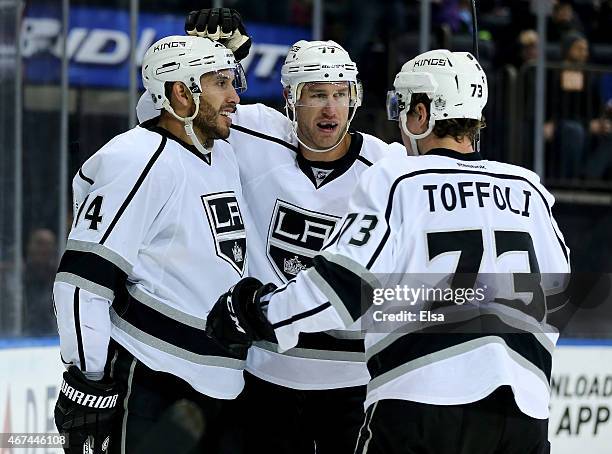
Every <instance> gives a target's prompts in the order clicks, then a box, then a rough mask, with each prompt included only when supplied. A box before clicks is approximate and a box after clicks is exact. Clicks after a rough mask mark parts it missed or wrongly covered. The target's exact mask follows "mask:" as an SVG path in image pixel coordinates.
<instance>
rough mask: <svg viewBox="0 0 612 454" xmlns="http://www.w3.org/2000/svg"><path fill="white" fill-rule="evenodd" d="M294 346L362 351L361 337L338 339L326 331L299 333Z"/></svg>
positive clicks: (363, 347) (334, 350)
mask: <svg viewBox="0 0 612 454" xmlns="http://www.w3.org/2000/svg"><path fill="white" fill-rule="evenodd" d="M296 348H303V349H312V350H327V351H332V352H353V353H364V352H365V345H364V342H363V339H338V338H337V337H334V336H332V335H330V334H327V333H324V332H323V333H300V334H299V338H298V343H297V345H296Z"/></svg>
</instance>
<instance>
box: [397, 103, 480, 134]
mask: <svg viewBox="0 0 612 454" xmlns="http://www.w3.org/2000/svg"><path fill="white" fill-rule="evenodd" d="M417 104H424V105H425V108H426V109H427V120H429V112H430V110H429V109H430V106H431V99H429V97H428V96H427V95H426V94H425V93H414V94H413V95H412V98H411V99H410V110H409V112H415V109H416V106H417ZM485 126H486V123H485V120H484V115H483V116H482V118H481V119H480V120H474V119H473V118H450V119H448V120H438V121H436V124H435V125H434V128H433V133H434V134H435V135H436V136H437V137H439V138H440V139H442V138H443V137H447V136H450V137H452V138H454V139H455V140H456V141H457V142H461V141H462V140H463V138H464V137H468V138H469V139H470V142H472V143H474V141H475V140H476V136H477V135H478V131H480V130H481V129H483V128H484V127H485Z"/></svg>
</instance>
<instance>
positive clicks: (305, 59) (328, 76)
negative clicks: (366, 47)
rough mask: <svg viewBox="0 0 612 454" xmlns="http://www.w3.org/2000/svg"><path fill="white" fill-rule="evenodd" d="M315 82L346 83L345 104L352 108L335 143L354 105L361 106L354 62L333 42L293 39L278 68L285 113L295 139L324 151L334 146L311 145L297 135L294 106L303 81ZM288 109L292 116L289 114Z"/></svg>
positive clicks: (360, 94) (297, 100)
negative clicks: (283, 92)
mask: <svg viewBox="0 0 612 454" xmlns="http://www.w3.org/2000/svg"><path fill="white" fill-rule="evenodd" d="M310 82H315V83H346V82H348V85H349V100H348V107H349V108H352V109H353V111H352V113H351V114H350V116H349V119H348V122H347V125H346V130H345V131H344V134H342V137H341V138H340V140H338V143H340V142H341V141H342V139H343V138H344V136H345V135H346V133H347V132H348V129H349V126H350V123H351V121H352V120H353V117H354V116H355V112H356V110H357V108H358V107H359V106H360V105H361V101H362V89H361V83H360V82H359V80H358V79H357V65H356V64H355V62H353V61H352V60H351V57H350V56H349V54H348V52H347V51H346V50H344V48H343V47H342V46H340V45H339V44H338V43H336V42H334V41H305V40H300V41H298V42H296V43H295V44H294V45H293V46H291V49H290V50H289V53H288V54H287V57H286V58H285V63H284V64H283V67H282V69H281V83H282V84H283V87H284V88H285V90H286V104H285V113H286V115H287V117H288V118H289V119H290V120H291V123H292V127H293V133H294V134H295V136H296V138H297V140H298V141H299V142H300V143H301V144H302V145H303V146H305V147H306V148H308V149H309V150H312V151H316V152H325V151H329V150H331V149H332V148H334V147H335V146H336V145H338V143H336V144H335V145H334V146H333V147H330V148H327V149H324V150H321V149H316V148H311V147H309V146H308V145H306V144H304V143H303V142H302V141H301V140H300V138H299V137H298V134H297V115H296V111H295V107H296V106H299V105H302V104H300V97H301V92H302V88H303V87H304V84H306V83H310ZM289 110H291V113H292V115H291V116H290V115H289Z"/></svg>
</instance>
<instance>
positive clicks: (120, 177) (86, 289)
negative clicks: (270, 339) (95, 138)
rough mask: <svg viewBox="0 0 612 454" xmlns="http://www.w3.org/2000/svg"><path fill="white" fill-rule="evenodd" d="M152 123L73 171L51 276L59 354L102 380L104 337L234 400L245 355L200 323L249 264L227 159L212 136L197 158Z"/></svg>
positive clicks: (231, 161)
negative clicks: (59, 253) (70, 216)
mask: <svg viewBox="0 0 612 454" xmlns="http://www.w3.org/2000/svg"><path fill="white" fill-rule="evenodd" d="M156 121H157V120H156V119H154V120H152V121H150V122H148V123H145V124H143V125H142V126H137V127H135V128H134V129H132V130H130V131H128V132H126V133H124V134H121V135H119V136H117V137H115V138H114V139H112V140H111V141H110V142H109V143H108V144H106V145H105V146H104V147H102V148H101V149H100V150H99V151H98V152H97V153H95V154H94V155H93V156H92V157H91V158H90V159H88V160H87V162H85V164H83V166H82V167H81V169H80V170H79V172H78V174H77V175H76V176H75V178H74V182H73V188H74V199H75V206H74V209H75V215H74V223H73V227H72V230H71V232H70V235H69V239H68V243H67V248H66V252H65V253H64V255H63V257H62V260H61V264H60V266H59V270H58V274H57V277H56V281H55V285H54V298H55V305H56V309H57V319H58V326H59V333H60V343H61V354H62V358H63V361H64V362H67V363H72V364H76V365H78V366H79V367H80V368H81V370H83V371H84V372H85V373H86V374H87V375H88V376H90V377H92V378H100V376H101V374H102V371H103V370H104V367H105V364H106V363H107V362H108V361H111V360H112V358H107V347H108V343H109V338H110V337H112V338H113V339H115V340H116V341H117V342H118V343H119V344H121V345H122V346H123V347H125V348H126V349H127V350H129V351H130V352H131V353H132V354H133V355H134V356H135V357H136V358H138V359H139V360H140V361H142V362H143V363H144V364H145V365H146V366H148V367H149V368H151V369H153V370H157V371H162V372H168V373H171V374H173V375H175V376H177V377H180V378H182V379H184V380H186V381H187V382H188V383H190V384H191V385H192V386H193V387H194V388H195V389H196V390H197V391H199V392H201V393H204V394H206V395H209V396H211V397H214V398H219V399H232V398H235V397H236V396H237V395H238V394H239V393H240V391H241V390H242V388H243V385H244V381H243V377H242V371H243V369H244V365H245V360H246V358H239V357H231V356H228V355H229V354H228V353H227V352H226V351H224V350H222V349H221V348H219V347H218V346H217V345H216V344H214V343H212V341H210V340H209V338H208V337H207V336H206V334H205V332H204V328H205V325H206V315H207V313H208V312H209V311H210V309H211V308H212V306H213V304H214V303H215V302H216V301H217V299H218V297H219V295H221V294H222V293H224V292H225V291H227V289H228V288H229V287H230V286H232V285H233V284H235V283H236V282H237V281H238V280H239V279H240V277H241V276H245V275H246V273H247V250H246V233H245V223H246V220H245V219H244V216H245V214H246V213H245V212H244V211H243V209H244V208H245V203H244V202H243V199H242V190H241V186H240V182H239V174H238V165H237V163H236V157H235V155H234V153H233V152H232V151H231V147H230V145H228V144H227V143H224V142H223V141H219V140H217V141H215V142H214V147H213V150H212V152H211V153H210V154H209V155H208V156H204V155H202V154H201V153H199V152H198V151H197V150H196V149H195V147H193V146H192V145H188V144H186V143H184V142H182V141H181V140H180V139H177V138H176V137H174V136H172V135H171V134H170V133H169V132H168V131H166V130H164V129H162V128H159V127H157V126H155V124H156Z"/></svg>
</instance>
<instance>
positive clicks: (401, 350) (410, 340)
mask: <svg viewBox="0 0 612 454" xmlns="http://www.w3.org/2000/svg"><path fill="white" fill-rule="evenodd" d="M478 321H479V322H483V321H484V322H486V324H487V328H488V329H487V331H488V332H474V330H473V329H472V330H471V331H472V332H467V331H468V330H467V329H466V326H467V324H468V323H470V322H457V323H449V324H444V325H442V326H434V327H429V328H425V329H423V330H421V331H419V332H416V333H409V334H406V335H404V336H402V337H400V338H399V339H397V340H395V341H394V342H393V343H391V344H390V345H388V346H387V347H385V348H384V349H383V350H382V351H380V352H378V353H376V354H375V355H372V356H371V357H370V358H368V361H367V366H368V370H369V371H370V375H371V376H372V379H374V378H376V377H378V376H380V375H382V374H385V373H387V372H389V371H391V370H393V369H395V368H397V367H400V366H402V365H404V364H406V363H408V362H410V361H414V360H417V359H420V358H423V357H424V356H427V355H429V354H432V353H436V352H439V351H441V350H444V349H447V348H450V347H455V346H458V345H461V344H463V343H465V342H468V341H471V340H474V339H479V338H483V337H487V336H494V337H496V338H500V339H503V341H504V342H505V343H506V344H507V345H508V347H509V348H510V349H512V350H513V351H514V352H516V353H518V354H519V355H521V356H522V357H523V358H525V359H526V360H527V361H528V362H529V363H531V364H533V365H534V366H535V367H536V368H538V369H540V370H541V371H542V372H543V373H544V375H546V377H547V379H548V380H550V376H551V369H552V356H551V354H550V352H549V351H548V350H547V349H546V348H545V347H544V346H543V345H542V344H541V343H540V342H539V341H538V339H536V337H535V336H534V335H533V334H531V333H527V332H521V333H517V332H516V329H515V328H512V327H508V326H507V325H505V324H504V323H503V322H502V321H501V320H499V318H498V317H497V316H495V315H483V316H481V317H479V319H478ZM495 327H497V328H495ZM441 329H445V331H446V332H445V333H441V332H440V331H441ZM494 330H495V331H496V332H495V333H492V331H494ZM461 331H464V332H461ZM511 331H514V332H511Z"/></svg>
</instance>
